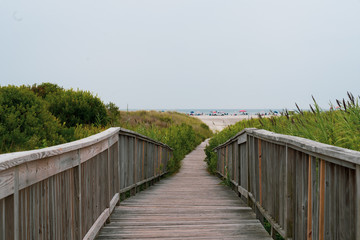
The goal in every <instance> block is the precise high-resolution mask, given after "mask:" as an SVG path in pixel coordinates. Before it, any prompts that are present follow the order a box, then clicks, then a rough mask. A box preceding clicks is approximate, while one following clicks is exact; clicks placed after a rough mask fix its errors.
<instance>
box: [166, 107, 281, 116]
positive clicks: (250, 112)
mask: <svg viewBox="0 0 360 240" xmlns="http://www.w3.org/2000/svg"><path fill="white" fill-rule="evenodd" d="M240 110H245V111H246V112H240ZM173 111H176V112H180V113H185V114H190V113H191V112H193V113H195V114H203V115H209V114H211V113H214V112H220V113H226V114H228V115H235V114H237V115H239V114H248V115H257V114H259V113H260V114H268V113H270V111H272V112H275V111H276V112H278V113H280V112H282V111H283V109H247V108H245V109H174V110H173Z"/></svg>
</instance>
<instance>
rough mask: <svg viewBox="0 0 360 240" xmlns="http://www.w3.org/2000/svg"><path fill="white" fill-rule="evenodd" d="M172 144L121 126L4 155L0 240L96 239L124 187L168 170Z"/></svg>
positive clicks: (154, 178) (148, 180)
mask: <svg viewBox="0 0 360 240" xmlns="http://www.w3.org/2000/svg"><path fill="white" fill-rule="evenodd" d="M171 154H172V149H171V148H170V147H169V146H167V145H165V144H163V143H161V142H158V141H155V140H153V139H151V138H148V137H146V136H143V135H141V134H138V133H135V132H133V131H130V130H126V129H123V128H110V129H108V130H106V131H104V132H102V133H99V134H96V135H93V136H90V137H88V138H85V139H81V140H78V141H74V142H71V143H66V144H62V145H58V146H53V147H49V148H44V149H39V150H32V151H25V152H16V153H8V154H2V155H0V239H94V238H95V236H96V234H97V232H98V231H99V230H100V228H101V226H102V225H103V224H104V223H105V221H108V219H109V216H110V213H111V212H112V210H113V209H114V208H115V206H116V205H117V204H119V201H120V200H121V199H122V198H124V196H125V193H126V192H130V193H131V194H135V193H136V192H137V191H138V190H139V186H140V185H141V186H145V187H147V186H148V185H149V184H152V183H154V182H155V181H157V180H159V178H160V177H161V176H162V175H164V174H165V173H166V168H167V163H168V161H169V159H170V157H171Z"/></svg>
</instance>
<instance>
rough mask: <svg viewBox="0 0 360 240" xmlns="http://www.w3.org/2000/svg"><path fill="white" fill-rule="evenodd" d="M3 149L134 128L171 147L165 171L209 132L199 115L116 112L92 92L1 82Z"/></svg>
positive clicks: (172, 169) (176, 165)
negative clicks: (115, 127)
mask: <svg viewBox="0 0 360 240" xmlns="http://www.w3.org/2000/svg"><path fill="white" fill-rule="evenodd" d="M0 93H1V95H0V103H1V105H0V113H1V115H0V134H1V135H0V143H1V152H11V151H20V150H29V149H35V148H42V147H48V146H51V145H54V144H59V143H64V142H70V141H75V140H78V139H81V138H85V137H88V136H90V135H93V134H96V133H98V132H101V131H104V130H105V129H106V128H108V127H110V126H119V127H123V128H127V129H130V130H134V131H136V132H139V133H141V134H143V135H146V136H148V137H150V138H153V139H155V140H158V141H161V142H163V143H165V144H167V145H169V146H170V147H171V148H173V149H174V154H173V157H172V159H171V160H170V162H169V164H168V171H169V172H171V173H173V172H176V171H177V170H178V169H179V168H180V166H181V159H183V158H184V157H185V155H186V154H188V153H189V152H190V151H192V150H193V149H194V148H195V147H196V146H197V145H198V144H200V143H201V142H202V141H203V140H204V139H206V138H209V137H210V136H211V135H212V132H211V131H210V130H209V128H208V127H207V126H206V125H205V124H203V123H202V122H201V121H200V120H199V119H196V118H193V117H190V116H187V115H185V114H181V113H177V112H157V111H137V112H120V111H119V108H118V107H117V106H116V105H115V104H114V103H111V102H110V103H109V104H107V105H106V106H105V105H104V104H103V102H102V101H101V100H100V99H99V98H98V97H96V96H94V95H93V94H91V93H90V92H86V91H79V90H78V91H74V90H72V89H71V90H65V89H63V88H62V87H59V86H58V85H56V84H52V83H42V84H40V85H36V84H34V85H33V86H32V87H30V86H22V87H15V86H8V87H2V88H1V92H0Z"/></svg>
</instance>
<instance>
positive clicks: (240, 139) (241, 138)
mask: <svg viewBox="0 0 360 240" xmlns="http://www.w3.org/2000/svg"><path fill="white" fill-rule="evenodd" d="M246 141H247V135H246V133H244V134H241V135H240V136H238V141H237V143H238V144H239V145H240V144H243V143H246Z"/></svg>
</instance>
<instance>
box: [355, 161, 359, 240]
mask: <svg viewBox="0 0 360 240" xmlns="http://www.w3.org/2000/svg"><path fill="white" fill-rule="evenodd" d="M355 176H356V195H355V209H356V215H355V216H356V219H355V229H356V239H360V165H356V173H355Z"/></svg>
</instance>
